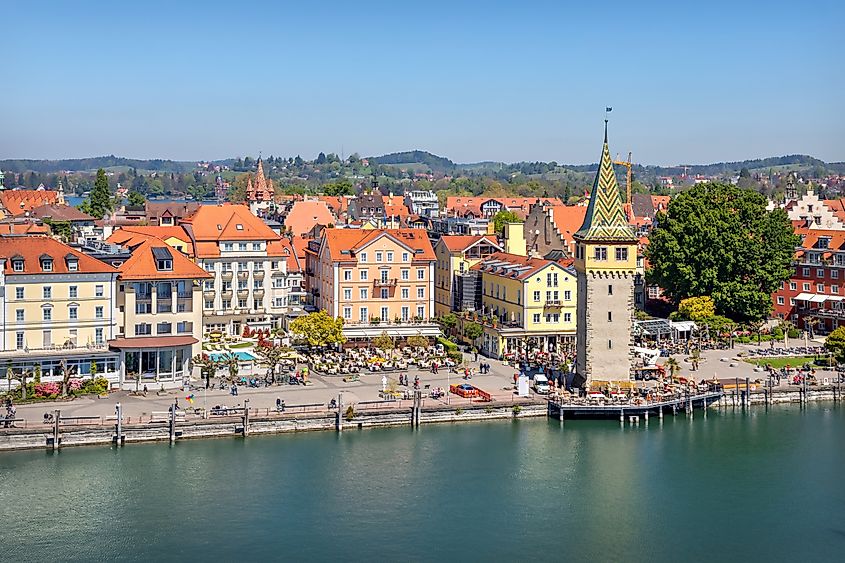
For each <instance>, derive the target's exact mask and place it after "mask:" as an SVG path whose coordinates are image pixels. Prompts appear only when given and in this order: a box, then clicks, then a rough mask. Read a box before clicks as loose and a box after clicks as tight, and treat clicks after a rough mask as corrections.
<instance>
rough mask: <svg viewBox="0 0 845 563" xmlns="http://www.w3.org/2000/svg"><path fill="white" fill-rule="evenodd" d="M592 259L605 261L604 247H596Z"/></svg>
mask: <svg viewBox="0 0 845 563" xmlns="http://www.w3.org/2000/svg"><path fill="white" fill-rule="evenodd" d="M593 259H594V260H602V261H604V260H607V247H605V246H597V247H595V248H594V249H593Z"/></svg>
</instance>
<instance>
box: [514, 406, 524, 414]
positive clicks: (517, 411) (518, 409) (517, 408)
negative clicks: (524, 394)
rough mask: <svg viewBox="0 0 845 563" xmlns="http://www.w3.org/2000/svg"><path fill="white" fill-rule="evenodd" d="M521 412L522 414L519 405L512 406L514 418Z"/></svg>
mask: <svg viewBox="0 0 845 563" xmlns="http://www.w3.org/2000/svg"><path fill="white" fill-rule="evenodd" d="M521 412H522V407H521V406H519V405H514V406H513V414H514V416H516V415H518V414H519V413H521Z"/></svg>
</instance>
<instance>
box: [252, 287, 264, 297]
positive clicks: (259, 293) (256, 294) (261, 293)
mask: <svg viewBox="0 0 845 563" xmlns="http://www.w3.org/2000/svg"><path fill="white" fill-rule="evenodd" d="M252 295H253V297H255V298H256V299H261V298H262V297H264V288H255V289H253V290H252Z"/></svg>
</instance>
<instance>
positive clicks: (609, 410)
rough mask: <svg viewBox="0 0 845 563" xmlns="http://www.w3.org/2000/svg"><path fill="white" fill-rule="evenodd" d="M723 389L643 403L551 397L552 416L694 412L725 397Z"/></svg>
mask: <svg viewBox="0 0 845 563" xmlns="http://www.w3.org/2000/svg"><path fill="white" fill-rule="evenodd" d="M722 393H723V392H722V391H708V392H707V393H699V394H697V395H688V396H687V395H683V396H678V397H676V398H673V399H669V400H665V401H657V402H649V403H642V404H627V403H625V404H604V405H601V404H580V403H565V402H559V401H549V417H551V418H557V419H562V418H619V420H622V421H624V420H625V419H626V418H628V417H644V418H646V419H648V417H649V415H656V416H658V417H662V416H663V415H664V414H677V413H678V412H691V411H692V410H693V409H696V408H706V407H707V406H708V405H710V404H712V403H715V402H716V401H718V400H719V399H720V398H721V397H722Z"/></svg>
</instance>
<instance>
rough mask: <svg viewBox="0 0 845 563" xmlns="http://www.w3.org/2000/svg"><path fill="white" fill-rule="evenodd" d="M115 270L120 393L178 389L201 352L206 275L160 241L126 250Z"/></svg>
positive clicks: (115, 346) (114, 343)
mask: <svg viewBox="0 0 845 563" xmlns="http://www.w3.org/2000/svg"><path fill="white" fill-rule="evenodd" d="M131 252H132V254H131V256H130V257H129V259H128V260H126V261H125V262H123V263H122V264H121V265H120V266H119V270H120V276H119V278H118V291H117V307H118V315H119V319H120V322H119V325H118V326H119V328H118V334H117V338H115V339H114V340H112V341H110V342H109V345H110V347H111V349H112V350H116V351H118V352H119V353H120V358H119V378H118V381H119V384H120V385H121V387H123V388H125V389H134V390H138V389H141V388H142V387H149V388H153V389H158V388H160V387H178V386H181V385H182V382H183V380H184V379H186V378H189V377H190V374H191V372H190V359H191V358H192V357H193V356H195V355H197V354H199V353H200V351H201V341H202V335H203V333H202V320H203V318H202V311H203V309H202V287H201V285H200V284H201V282H202V281H203V280H206V279H209V278H211V274H209V273H208V272H206V271H205V270H203V269H202V268H200V267H199V266H197V265H196V264H194V263H193V262H192V261H191V260H189V259H188V258H187V257H185V256H184V255H182V254H181V253H179V252H178V251H176V250H175V249H173V248H172V247H170V246H169V245H168V244H167V243H165V242H164V241H162V240H159V239H148V240H145V241H144V242H142V243H140V244H138V245H137V246H134V247H133V248H131Z"/></svg>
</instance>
